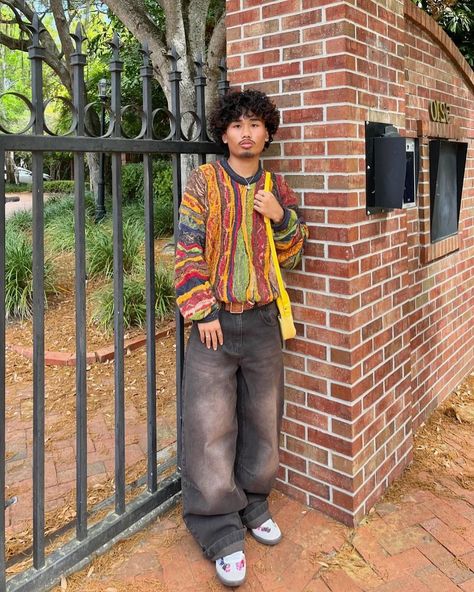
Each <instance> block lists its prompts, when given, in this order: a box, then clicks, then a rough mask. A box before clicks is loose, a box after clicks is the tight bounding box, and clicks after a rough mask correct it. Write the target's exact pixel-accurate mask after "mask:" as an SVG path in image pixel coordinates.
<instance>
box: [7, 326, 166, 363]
mask: <svg viewBox="0 0 474 592" xmlns="http://www.w3.org/2000/svg"><path fill="white" fill-rule="evenodd" d="M174 330H175V322H174V321H173V322H171V323H169V324H168V325H167V326H166V327H164V328H163V329H160V330H159V331H157V332H156V333H155V340H156V339H159V338H160V337H166V336H167V335H169V333H170V332H171V331H174ZM145 344H146V335H140V336H139V337H134V338H133V339H126V340H125V341H124V346H123V351H124V353H127V352H129V351H133V350H136V349H138V348H140V347H142V346H144V345H145ZM7 349H10V350H12V351H14V352H16V353H18V354H21V355H22V356H25V357H26V358H28V359H29V360H32V359H33V348H32V347H24V346H22V345H7ZM114 357H115V347H114V345H113V344H111V345H108V346H106V347H102V348H100V349H98V350H96V351H94V352H88V353H87V354H86V363H87V364H94V363H102V364H103V363H104V362H108V361H110V360H113V359H114ZM44 361H45V364H46V365H47V366H75V365H76V354H75V352H62V351H45V354H44Z"/></svg>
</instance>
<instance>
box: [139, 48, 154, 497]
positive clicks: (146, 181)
mask: <svg viewBox="0 0 474 592" xmlns="http://www.w3.org/2000/svg"><path fill="white" fill-rule="evenodd" d="M142 54H143V66H142V67H141V68H140V75H141V77H142V81H143V112H144V118H145V120H146V132H145V138H147V139H151V138H152V137H153V106H152V97H151V82H152V79H153V68H152V66H151V61H150V50H149V49H148V44H144V45H143V48H142ZM143 173H144V174H143V190H144V193H145V195H144V197H145V204H144V208H145V278H146V281H145V286H146V289H145V290H146V352H147V355H146V373H147V381H146V385H147V399H146V400H147V452H148V454H147V487H148V491H149V492H150V493H153V492H154V491H156V489H157V466H156V453H157V445H156V437H157V434H156V342H155V317H156V315H155V247H154V224H153V222H154V217H153V160H152V157H151V155H150V154H144V155H143Z"/></svg>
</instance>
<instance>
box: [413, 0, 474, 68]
mask: <svg viewBox="0 0 474 592" xmlns="http://www.w3.org/2000/svg"><path fill="white" fill-rule="evenodd" d="M412 2H413V3H414V4H416V5H417V6H418V7H419V8H422V9H423V10H425V11H426V12H427V13H428V14H430V15H431V16H432V17H433V18H434V19H435V20H436V21H437V22H438V24H439V25H440V26H441V27H443V29H444V30H445V31H446V33H447V34H448V35H449V36H450V37H451V39H452V40H453V41H454V43H455V44H456V45H457V47H458V48H459V50H460V52H461V53H462V54H463V55H464V57H465V58H466V60H467V62H468V63H469V64H470V66H471V67H472V68H474V34H473V31H474V6H473V2H472V0H412Z"/></svg>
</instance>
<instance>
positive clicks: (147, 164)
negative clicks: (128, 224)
mask: <svg viewBox="0 0 474 592" xmlns="http://www.w3.org/2000/svg"><path fill="white" fill-rule="evenodd" d="M40 27H41V22H40V20H39V18H38V16H37V15H35V16H34V19H33V21H32V23H28V28H29V29H30V31H31V39H32V42H31V47H30V48H29V59H30V60H31V88H32V101H31V102H30V101H29V100H28V99H26V98H25V97H20V98H21V99H22V100H23V101H24V102H25V103H26V104H27V105H28V106H29V108H30V112H31V118H30V122H29V124H28V126H27V127H26V129H24V130H23V131H22V133H19V134H9V133H0V171H3V170H4V165H5V151H7V150H24V151H29V152H31V153H32V171H33V185H32V192H33V235H32V242H33V474H32V478H33V506H32V507H33V516H32V520H33V545H32V556H33V564H32V567H31V568H28V569H27V570H26V571H24V572H23V573H20V574H18V575H15V576H12V577H10V578H8V579H7V578H6V560H5V514H4V513H3V512H0V590H2V591H8V592H14V591H15V592H19V591H33V590H34V591H35V592H39V591H41V590H46V589H48V588H49V587H51V586H52V585H53V583H54V582H55V581H57V580H58V578H59V576H60V575H61V574H63V573H64V572H66V571H71V570H72V569H73V568H74V567H75V566H79V565H81V563H84V562H85V561H86V560H87V558H88V557H90V556H91V554H92V553H94V552H95V551H96V550H98V549H99V548H101V547H103V546H104V545H107V543H110V541H111V540H113V539H114V537H117V536H118V535H120V533H123V532H124V531H126V530H127V529H129V528H130V527H131V526H133V525H136V524H137V523H139V524H142V523H146V519H147V517H150V516H151V515H152V514H153V513H156V511H157V508H160V507H161V506H162V505H163V504H165V505H166V502H167V501H168V502H169V500H171V499H173V498H174V497H176V495H177V494H178V493H179V491H180V479H179V475H178V472H177V471H175V472H174V474H173V475H172V476H169V477H167V478H166V479H163V480H160V479H159V478H158V465H157V452H158V451H157V422H156V376H155V374H156V361H155V353H156V352H155V312H154V306H153V303H154V299H155V293H154V269H155V260H154V238H153V183H152V158H153V156H154V155H157V154H168V155H171V158H172V168H173V192H174V212H175V221H176V220H177V212H178V205H179V199H180V194H181V185H182V181H181V155H182V154H185V153H191V154H197V155H198V160H199V163H200V164H202V163H204V162H205V161H206V155H207V154H215V153H216V152H218V151H219V150H218V148H217V146H216V145H215V144H214V143H212V142H210V141H209V139H208V136H207V133H206V116H205V101H204V89H205V85H206V78H205V77H204V75H203V64H202V61H201V60H199V59H198V60H197V61H196V62H195V65H196V78H195V91H196V111H195V112H193V113H191V117H192V119H193V122H194V123H193V126H194V127H193V130H194V131H193V138H186V137H185V134H184V133H183V131H182V115H183V114H182V113H181V109H180V80H181V75H180V72H179V71H178V69H177V62H178V59H179V57H178V56H177V54H176V52H175V51H171V52H170V53H169V55H168V57H169V59H170V73H169V80H170V86H171V89H172V105H171V110H170V111H167V110H160V111H165V115H166V116H167V117H168V118H169V122H170V133H169V135H168V136H167V137H166V138H163V139H156V138H155V137H154V133H153V119H154V117H155V116H156V114H157V111H158V110H155V111H153V108H152V104H151V102H152V101H151V84H152V67H151V63H150V54H149V51H148V49H147V48H146V47H144V48H143V66H142V68H141V78H142V81H143V106H142V108H141V112H140V116H141V120H142V129H141V132H140V134H139V135H138V136H137V137H136V138H133V139H130V138H127V137H124V134H123V133H122V130H121V114H122V113H123V107H122V105H121V71H122V61H121V59H120V53H119V46H120V43H119V39H118V37H117V36H114V38H113V40H112V42H111V46H112V59H111V61H110V73H111V104H110V125H109V129H108V131H107V132H106V133H105V134H104V135H102V136H100V137H91V133H90V132H89V131H88V130H87V129H86V125H85V116H84V114H85V113H86V112H87V110H88V109H89V108H90V106H89V105H86V104H85V96H84V70H85V66H86V56H85V54H84V53H83V51H82V45H83V42H84V37H83V33H82V29H81V26H80V25H79V26H78V27H77V29H76V31H75V33H74V34H73V35H72V37H73V39H74V43H75V52H74V53H73V55H72V57H71V67H72V70H73V100H72V103H71V105H70V108H71V110H72V112H73V125H72V128H73V129H71V131H70V133H69V134H68V135H66V136H55V135H54V134H53V133H52V132H51V131H50V130H49V129H48V126H47V125H46V124H45V116H44V109H45V103H44V101H43V78H42V70H43V51H44V50H43V49H42V47H41V46H40V40H39V37H40ZM221 73H222V75H221V81H220V83H219V92H220V93H224V92H226V90H227V88H228V83H227V81H226V69H225V66H224V65H222V67H221ZM2 131H3V132H6V130H2ZM50 151H59V152H61V151H62V152H72V153H73V155H74V156H73V158H74V180H75V189H74V195H75V206H74V207H75V210H74V218H75V241H76V245H75V299H76V339H75V343H76V418H75V421H76V517H75V528H76V533H75V538H74V540H72V541H70V542H68V543H66V544H64V545H63V546H62V547H61V548H59V549H56V550H55V551H53V552H52V553H51V554H49V555H47V554H46V552H45V494H44V492H45V374H44V364H45V324H44V313H45V310H44V298H43V293H44V277H43V265H44V256H45V255H44V211H43V206H44V194H43V156H44V153H45V152H50ZM86 152H98V153H109V154H110V155H111V169H112V210H113V212H112V219H113V236H114V239H113V240H114V270H113V272H114V273H113V279H114V349H115V362H114V393H115V401H114V408H115V493H114V500H113V504H114V510H113V511H111V512H110V513H109V514H108V515H107V516H106V517H105V518H104V519H103V520H101V521H100V522H99V523H95V524H94V525H92V526H90V525H88V511H87V421H88V418H87V383H86V290H85V286H86V248H85V173H84V153H86ZM122 153H132V154H140V155H143V170H144V190H145V214H144V217H145V220H144V222H145V264H146V272H145V273H146V302H147V318H146V335H147V342H146V350H147V372H146V373H147V395H146V398H147V449H148V455H147V474H146V491H145V492H144V493H142V494H139V495H137V496H136V497H135V498H134V499H132V500H131V501H128V502H127V501H126V483H125V407H124V387H125V385H124V324H123V294H122V290H123V282H124V275H123V252H122V249H123V220H122V195H121V166H122V165H121V154H122ZM4 197H5V185H4V175H3V174H1V175H0V199H2V200H4ZM5 345H6V344H5V209H4V208H3V207H2V208H0V431H1V434H0V504H1V505H0V507H2V506H3V507H5V503H8V501H7V500H6V495H5V464H6V463H5V452H6V441H5V420H6V418H5ZM176 352H177V354H176V358H177V359H176V369H177V371H176V392H177V418H178V420H177V423H178V426H177V432H178V434H179V429H180V383H181V373H182V363H183V355H184V328H183V320H182V317H181V316H180V314H179V313H177V314H176ZM177 441H178V458H179V436H178V438H177ZM144 479H145V477H144Z"/></svg>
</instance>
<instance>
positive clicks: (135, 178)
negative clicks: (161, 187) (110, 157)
mask: <svg viewBox="0 0 474 592" xmlns="http://www.w3.org/2000/svg"><path fill="white" fill-rule="evenodd" d="M122 197H123V199H124V201H135V200H137V199H143V164H142V163H140V162H133V163H130V164H126V165H125V166H123V167H122Z"/></svg>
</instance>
